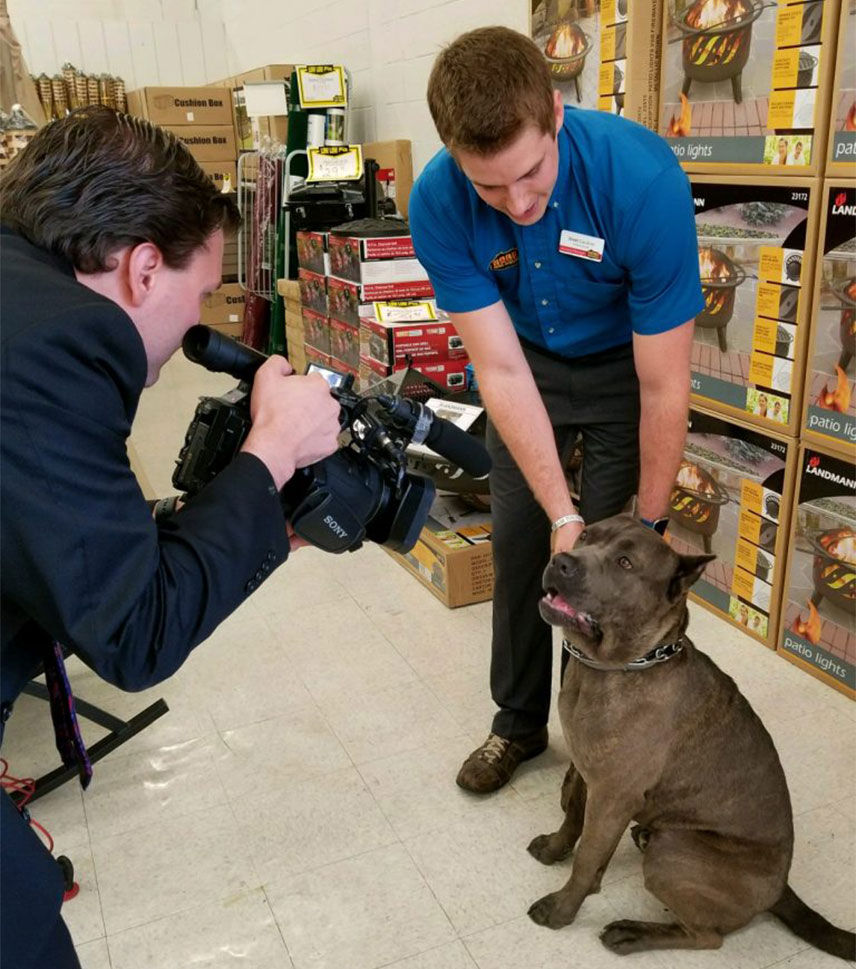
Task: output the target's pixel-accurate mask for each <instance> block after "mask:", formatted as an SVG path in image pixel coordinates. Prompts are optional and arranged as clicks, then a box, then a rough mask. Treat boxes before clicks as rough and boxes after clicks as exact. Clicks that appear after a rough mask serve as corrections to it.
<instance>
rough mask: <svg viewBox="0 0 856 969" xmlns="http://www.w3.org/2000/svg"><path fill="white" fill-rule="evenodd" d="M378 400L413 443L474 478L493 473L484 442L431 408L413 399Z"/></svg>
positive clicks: (386, 397)
mask: <svg viewBox="0 0 856 969" xmlns="http://www.w3.org/2000/svg"><path fill="white" fill-rule="evenodd" d="M377 400H378V403H380V404H381V406H382V407H383V408H384V409H385V410H386V411H387V412H388V413H389V414H390V416H391V417H392V419H393V421H394V422H396V423H397V424H400V425H402V426H403V428H404V429H406V430H407V431H408V432H412V437H411V441H412V443H413V444H425V445H426V446H427V447H430V448H431V449H432V450H434V451H436V452H437V453H438V454H440V455H442V456H443V457H444V458H448V459H449V460H450V461H452V462H453V463H454V464H456V465H458V467H460V468H462V469H463V470H464V471H466V472H467V474H468V475H470V476H471V477H473V478H483V477H484V476H485V475H486V474H487V473H488V472H489V471H490V465H491V460H490V455H489V454H488V453H487V450H486V449H485V448H484V446H483V445H482V444H481V442H479V441H478V440H477V439H476V438H475V437H473V435H472V434H468V433H467V432H466V431H462V430H461V429H460V428H459V427H456V426H455V425H454V424H453V423H452V422H451V421H447V420H445V419H444V418H442V417H438V416H437V415H436V414H435V413H434V411H432V410H431V408H430V407H426V406H425V405H424V404H420V403H419V402H418V401H416V400H413V399H412V398H410V397H390V396H388V395H386V394H383V395H381V396H379V397H378V398H377Z"/></svg>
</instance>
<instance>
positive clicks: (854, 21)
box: [826, 0, 856, 178]
mask: <svg viewBox="0 0 856 969" xmlns="http://www.w3.org/2000/svg"><path fill="white" fill-rule="evenodd" d="M851 11H852V5H851V4H850V3H849V2H847V0H845V2H843V3H842V4H841V6H840V8H839V18H840V19H839V24H838V51H837V53H836V57H835V73H834V76H833V81H832V104H831V105H830V125H829V140H828V147H827V150H826V176H827V178H852V177H853V161H854V159H856V78H854V76H853V75H854V71H853V54H852V52H853V51H854V50H856V16H851Z"/></svg>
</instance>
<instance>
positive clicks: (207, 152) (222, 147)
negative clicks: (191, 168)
mask: <svg viewBox="0 0 856 969" xmlns="http://www.w3.org/2000/svg"><path fill="white" fill-rule="evenodd" d="M162 127H164V128H166V129H167V131H171V132H172V133H173V134H174V135H175V136H176V137H177V138H180V139H181V140H182V141H183V142H184V143H185V145H187V147H188V148H189V149H190V153H191V155H193V157H194V158H195V159H196V160H197V161H198V162H208V161H234V160H235V156H236V154H237V151H236V149H235V129H234V128H233V127H232V125H231V124H229V125H162Z"/></svg>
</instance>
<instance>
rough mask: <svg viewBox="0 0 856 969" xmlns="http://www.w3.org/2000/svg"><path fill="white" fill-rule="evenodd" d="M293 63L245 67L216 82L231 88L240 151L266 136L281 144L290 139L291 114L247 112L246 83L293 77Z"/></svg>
mask: <svg viewBox="0 0 856 969" xmlns="http://www.w3.org/2000/svg"><path fill="white" fill-rule="evenodd" d="M293 71H294V65H293V64H265V65H264V66H263V67H256V68H253V69H252V70H249V71H242V72H241V73H240V74H235V75H233V76H232V77H228V78H225V79H224V80H223V81H217V82H214V83H216V84H221V85H224V86H225V87H227V88H229V91H230V96H231V105H232V121H233V124H234V127H235V139H236V141H237V145H238V150H239V151H253V150H254V149H258V148H259V147H260V146H261V143H262V139H263V138H264V137H269V138H271V139H273V140H274V141H278V142H279V143H280V144H283V145H284V144H286V142H287V140H288V117H287V116H282V117H280V116H266V117H256V118H250V117H249V116H248V115H247V109H246V103H245V101H244V92H243V87H244V85H245V84H258V83H260V82H262V81H279V80H284V81H290V79H291V75H292V72H293Z"/></svg>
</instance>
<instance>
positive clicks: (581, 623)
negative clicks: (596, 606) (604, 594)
mask: <svg viewBox="0 0 856 969" xmlns="http://www.w3.org/2000/svg"><path fill="white" fill-rule="evenodd" d="M544 598H545V599H546V600H547V603H548V604H549V605H550V606H551V608H553V609H554V610H555V611H556V612H561V613H562V614H563V615H565V616H567V618H568V620H569V625H573V626H576V627H577V628H579V629H581V630H582V631H583V632H584V633H590V632H591V624H590V622H589V617H588V616H587V615H586V614H585V613H582V612H577V610H576V609H574V607H573V606H572V605H571V604H570V602H568V601H567V600H566V599H563V598H562V597H561V596H560V595H559V593H558V592H555V593H552V594H551V593H548V594H547V595H546V596H545V597H544Z"/></svg>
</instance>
